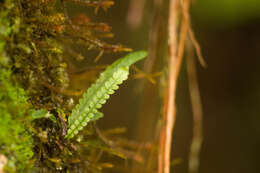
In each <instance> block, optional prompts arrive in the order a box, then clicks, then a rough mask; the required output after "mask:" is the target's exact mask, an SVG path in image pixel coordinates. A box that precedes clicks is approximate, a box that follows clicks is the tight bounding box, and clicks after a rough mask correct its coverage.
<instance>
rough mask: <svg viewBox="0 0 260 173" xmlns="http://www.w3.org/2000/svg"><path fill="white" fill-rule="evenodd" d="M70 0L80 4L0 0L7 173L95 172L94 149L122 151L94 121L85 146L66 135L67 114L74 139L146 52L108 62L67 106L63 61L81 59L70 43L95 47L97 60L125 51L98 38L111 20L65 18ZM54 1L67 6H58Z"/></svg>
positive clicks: (1, 139)
mask: <svg viewBox="0 0 260 173" xmlns="http://www.w3.org/2000/svg"><path fill="white" fill-rule="evenodd" d="M67 1H70V2H74V3H77V2H79V1H73V0H66V1H49V0H33V1H32V0H19V1H17V0H5V1H3V2H0V128H1V130H0V154H3V155H4V156H6V157H7V159H8V163H7V165H6V168H5V172H6V173H14V172H18V173H20V172H21V173H26V172H32V169H33V167H34V166H35V165H37V167H36V168H35V169H36V170H35V169H34V171H37V170H39V171H40V172H48V173H49V172H57V171H58V172H59V171H61V172H65V171H66V172H82V171H85V170H86V169H87V170H90V172H100V170H101V169H102V168H103V167H105V166H104V165H102V164H100V163H99V162H97V157H96V155H97V153H98V152H103V151H105V152H106V153H109V154H112V155H117V156H120V152H116V151H114V150H113V149H112V148H111V149H110V146H109V145H107V144H106V143H104V142H102V140H100V139H99V137H98V135H97V134H96V133H95V128H94V126H88V127H89V128H88V129H87V130H85V131H84V132H85V134H83V135H82V136H81V139H82V140H84V138H85V137H86V136H88V137H91V139H89V140H87V141H86V142H85V144H84V143H82V144H80V141H73V142H72V141H70V142H68V141H67V140H64V136H65V135H66V130H67V123H66V119H67V117H68V116H69V115H70V114H71V112H72V115H71V116H69V124H68V125H69V131H68V134H67V136H66V137H67V138H72V137H73V136H74V135H75V134H77V131H78V130H80V129H82V128H83V127H84V126H86V125H87V123H88V122H90V121H95V120H97V119H99V118H101V117H103V114H102V113H101V112H98V109H99V108H100V107H101V105H102V104H104V103H105V102H106V100H107V99H108V98H109V95H110V94H112V93H113V92H114V90H116V89H117V88H118V85H119V84H121V83H122V82H123V81H124V80H126V78H127V76H128V73H129V66H130V65H131V64H133V63H135V62H136V61H138V60H140V59H142V58H144V57H145V56H146V53H145V52H142V51H140V52H135V53H132V54H130V55H128V56H126V57H125V58H122V59H120V60H118V61H116V62H115V63H113V64H112V65H111V66H109V67H108V68H107V69H106V71H105V72H104V73H102V74H101V76H100V78H99V79H98V80H97V82H96V83H95V84H93V85H92V86H91V87H90V88H89V89H88V91H87V92H86V93H85V94H84V96H83V98H82V99H80V101H79V105H78V106H77V107H76V108H75V109H74V110H73V111H72V108H73V107H74V105H73V98H72V96H74V95H73V94H71V93H73V91H71V90H69V89H68V88H69V75H68V72H67V66H68V65H69V63H70V62H72V61H74V60H78V61H79V60H80V59H81V58H79V56H78V55H79V54H78V53H77V51H75V50H73V46H71V45H74V44H75V43H77V44H78V45H80V46H81V47H84V48H87V49H89V50H90V49H91V51H93V50H95V51H98V56H97V57H96V60H98V59H99V58H100V57H101V55H102V54H103V53H106V52H120V51H129V50H130V49H128V48H124V47H123V46H121V45H112V44H108V43H106V42H104V41H102V40H101V38H103V37H104V36H106V35H107V36H111V33H110V27H109V26H108V25H106V24H104V23H92V22H89V21H87V20H85V18H86V17H85V18H84V15H83V16H82V15H80V16H79V17H76V18H75V19H70V18H69V16H68V15H67V14H66V8H65V3H66V2H67ZM59 2H62V3H64V4H63V5H64V6H63V7H64V8H60V9H59V5H60V3H59ZM81 2H83V4H85V5H86V6H91V7H94V8H95V9H96V12H97V10H98V9H99V8H102V9H107V8H108V7H110V6H111V5H113V3H112V1H110V0H104V1H102V3H100V1H98V0H96V1H81ZM59 10H62V11H59ZM91 53H92V52H91ZM71 57H73V58H74V59H73V60H72V59H71ZM81 60H82V59H81ZM88 109H89V110H88ZM80 119H81V120H80ZM79 120H80V123H78V122H79ZM74 126H75V128H74ZM78 139H79V138H78ZM95 141H97V143H99V145H97V143H95ZM83 145H85V146H91V147H83ZM75 160H76V163H75ZM86 162H88V163H90V164H86Z"/></svg>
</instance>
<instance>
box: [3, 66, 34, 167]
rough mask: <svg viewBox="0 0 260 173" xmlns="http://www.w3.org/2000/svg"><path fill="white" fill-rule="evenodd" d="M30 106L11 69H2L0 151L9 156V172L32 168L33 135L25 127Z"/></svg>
mask: <svg viewBox="0 0 260 173" xmlns="http://www.w3.org/2000/svg"><path fill="white" fill-rule="evenodd" d="M27 108H28V104H27V97H26V95H25V91H24V90H23V89H21V88H19V87H16V86H15V85H13V84H12V82H11V81H10V71H7V70H4V69H1V70H0V115H1V116H0V127H1V130H0V153H2V154H4V155H5V156H7V158H8V165H7V168H6V169H7V172H27V171H29V170H30V169H31V168H32V164H31V158H32V156H33V151H32V148H33V144H32V137H31V135H30V133H29V131H28V130H26V128H25V123H24V119H26V116H25V115H26V110H28V109H27Z"/></svg>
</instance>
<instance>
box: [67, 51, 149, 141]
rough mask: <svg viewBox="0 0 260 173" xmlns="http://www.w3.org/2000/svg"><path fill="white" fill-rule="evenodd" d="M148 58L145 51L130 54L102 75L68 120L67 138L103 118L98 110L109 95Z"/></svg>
mask: <svg viewBox="0 0 260 173" xmlns="http://www.w3.org/2000/svg"><path fill="white" fill-rule="evenodd" d="M146 56H147V53H146V52H145V51H138V52H133V53H130V54H128V55H127V56H125V57H123V58H121V59H118V60H117V61H115V62H114V63H113V64H112V65H110V66H109V67H108V68H107V69H106V70H105V71H104V72H103V73H101V75H100V77H99V78H98V79H97V81H96V82H95V83H94V84H92V85H91V86H90V88H89V89H88V90H87V92H85V93H84V94H83V97H82V98H81V99H80V100H79V104H78V105H77V106H76V107H75V108H74V109H73V110H72V114H71V116H70V117H69V119H68V121H69V129H68V132H67V135H66V138H72V137H74V136H75V135H76V134H77V133H78V132H79V131H80V130H82V129H83V128H84V127H85V126H86V125H87V124H88V123H89V122H90V121H95V120H97V119H99V118H101V117H102V116H103V114H102V113H100V112H98V109H99V108H101V107H102V105H103V104H105V103H106V101H107V99H109V95H111V94H113V93H114V91H115V90H117V89H118V85H120V84H121V83H123V81H124V80H126V79H127V78H128V74H129V67H130V66H131V65H132V64H134V63H135V62H137V61H139V60H141V59H143V58H145V57H146Z"/></svg>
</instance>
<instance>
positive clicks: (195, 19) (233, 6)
mask: <svg viewBox="0 0 260 173" xmlns="http://www.w3.org/2000/svg"><path fill="white" fill-rule="evenodd" d="M129 3H130V1H129V0H124V1H123V0H118V1H115V5H114V6H113V7H112V8H110V9H109V10H108V12H106V13H105V12H103V11H102V10H100V12H99V13H98V15H97V16H94V15H93V11H91V10H93V9H87V8H83V7H79V6H77V5H73V4H71V7H72V8H71V9H70V10H71V12H70V14H71V15H72V16H73V15H74V14H75V13H85V14H87V15H89V16H92V18H94V20H96V21H104V22H106V23H109V24H110V25H111V26H112V27H113V30H112V31H113V33H114V34H115V38H114V39H113V40H112V41H111V42H114V43H117V42H120V43H122V44H123V45H126V46H128V47H131V48H133V49H134V50H139V49H146V48H147V47H148V45H149V32H150V30H151V26H152V24H151V23H152V18H153V12H154V10H153V9H154V8H155V7H154V6H153V5H152V3H153V2H152V1H148V0H147V2H146V4H145V8H144V11H143V14H144V16H143V20H142V22H141V24H140V25H139V26H138V27H137V28H136V29H131V27H129V25H128V24H127V22H126V16H127V13H128V7H129ZM165 10H167V9H165ZM191 15H192V27H193V29H194V32H195V35H196V37H197V39H198V41H199V43H200V45H201V48H202V53H203V56H204V58H205V60H206V62H207V64H208V67H207V68H206V69H205V68H202V67H201V66H200V65H199V64H198V63H197V67H198V80H199V85H200V92H201V99H202V103H203V112H204V120H203V124H204V125H203V133H204V142H203V145H202V151H201V166H200V171H199V172H200V173H259V172H260V164H259V160H258V157H259V154H260V151H259V144H260V126H259V123H260V116H259V112H260V106H259V105H260V103H259V101H260V78H259V75H260V1H259V0H196V2H195V3H194V5H193V6H192V9H191ZM164 20H166V21H167V20H168V19H167V18H165V19H164ZM165 27H167V26H165ZM119 56H120V54H112V55H105V56H103V57H102V60H101V62H102V63H111V62H112V61H114V59H115V57H119ZM158 58H160V57H158ZM139 67H142V63H140V64H139ZM138 82H140V81H138V80H128V81H127V82H126V83H125V84H123V86H122V87H121V88H120V90H119V91H118V92H117V93H116V94H115V95H114V96H112V98H111V99H110V100H109V102H108V103H107V104H106V105H105V106H104V109H103V112H104V113H105V117H104V118H103V119H102V120H100V122H99V125H100V126H101V127H103V128H105V129H106V128H112V127H127V129H128V131H127V133H126V136H127V137H129V138H132V139H137V140H140V142H141V141H142V140H143V141H145V140H150V139H152V138H153V136H154V128H153V127H155V126H156V121H155V120H156V118H154V116H156V115H157V116H159V115H160V114H158V112H160V111H157V112H155V113H154V114H155V115H147V114H145V115H142V114H141V113H140V110H141V108H140V107H141V106H140V104H141V105H142V101H141V100H143V97H144V95H142V94H140V93H138V92H136V90H135V88H136V86H137V85H138ZM177 92H178V94H177V104H178V106H177V108H178V112H177V121H176V126H175V129H174V144H173V147H174V149H173V150H174V152H173V156H174V158H180V159H181V160H182V162H181V163H180V164H177V165H175V166H174V169H173V170H175V171H174V172H175V173H186V172H187V165H188V161H187V160H188V152H189V145H190V142H191V136H192V110H191V103H190V96H189V90H188V81H187V74H186V71H185V68H184V69H183V70H182V72H181V75H180V80H179V86H178V90H177ZM146 97H147V95H146ZM148 97H154V94H151V95H150V96H148ZM154 103H156V102H154ZM159 106H160V105H151V107H150V108H151V109H155V110H156V109H159ZM140 116H144V117H145V118H140ZM144 120H146V121H144ZM140 124H141V125H140ZM140 126H141V128H140ZM149 133H150V134H149Z"/></svg>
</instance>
